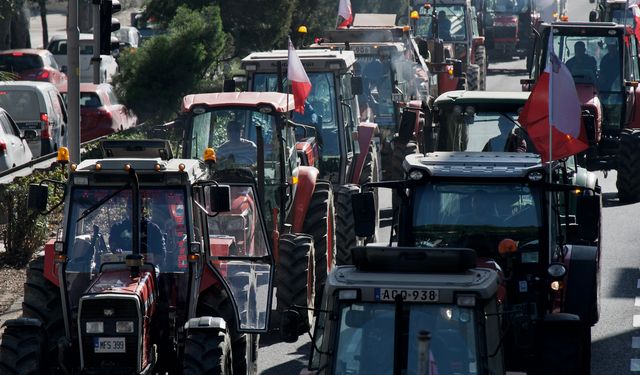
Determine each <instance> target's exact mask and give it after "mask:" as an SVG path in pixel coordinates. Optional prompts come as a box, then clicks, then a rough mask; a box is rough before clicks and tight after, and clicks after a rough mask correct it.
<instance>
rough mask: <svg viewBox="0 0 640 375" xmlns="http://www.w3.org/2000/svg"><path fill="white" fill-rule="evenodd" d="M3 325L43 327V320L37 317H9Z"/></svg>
mask: <svg viewBox="0 0 640 375" xmlns="http://www.w3.org/2000/svg"><path fill="white" fill-rule="evenodd" d="M2 327H33V328H42V321H41V320H40V319H37V318H24V317H20V318H15V319H9V320H7V321H6V322H4V323H3V324H2Z"/></svg>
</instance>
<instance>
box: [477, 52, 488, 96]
mask: <svg viewBox="0 0 640 375" xmlns="http://www.w3.org/2000/svg"><path fill="white" fill-rule="evenodd" d="M475 62H476V65H478V66H479V67H480V77H479V78H478V81H479V89H480V90H486V89H487V49H486V48H485V46H477V47H476V50H475Z"/></svg>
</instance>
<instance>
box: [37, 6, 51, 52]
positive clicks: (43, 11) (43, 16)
mask: <svg viewBox="0 0 640 375" xmlns="http://www.w3.org/2000/svg"><path fill="white" fill-rule="evenodd" d="M37 3H38V7H39V8H40V22H41V23H42V45H43V46H45V47H46V45H47V43H48V42H49V25H48V24H47V0H37Z"/></svg>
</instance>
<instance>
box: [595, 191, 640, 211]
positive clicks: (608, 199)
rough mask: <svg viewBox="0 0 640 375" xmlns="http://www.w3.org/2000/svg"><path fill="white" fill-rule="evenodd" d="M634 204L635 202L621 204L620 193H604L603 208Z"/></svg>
mask: <svg viewBox="0 0 640 375" xmlns="http://www.w3.org/2000/svg"><path fill="white" fill-rule="evenodd" d="M629 204H634V203H633V202H621V201H620V198H618V193H617V192H615V193H613V192H611V193H602V207H606V208H608V207H618V206H626V205H629Z"/></svg>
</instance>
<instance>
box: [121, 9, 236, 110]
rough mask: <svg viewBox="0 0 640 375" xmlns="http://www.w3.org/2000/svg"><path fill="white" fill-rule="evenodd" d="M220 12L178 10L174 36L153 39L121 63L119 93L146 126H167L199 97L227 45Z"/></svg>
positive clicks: (172, 24) (172, 29)
mask: <svg viewBox="0 0 640 375" xmlns="http://www.w3.org/2000/svg"><path fill="white" fill-rule="evenodd" d="M226 39H227V37H226V35H225V34H224V32H223V31H222V21H221V18H220V8H219V7H217V6H208V7H205V8H202V10H200V11H195V10H191V9H188V8H187V7H186V6H183V7H180V8H178V9H177V12H176V15H175V17H174V18H173V20H172V21H171V22H170V23H169V29H168V33H167V34H165V35H159V36H156V37H154V38H151V39H150V40H149V41H147V42H146V43H145V44H143V45H142V46H141V47H140V48H139V49H137V50H136V51H135V53H125V54H123V56H122V58H121V59H120V71H119V73H118V74H117V75H116V77H115V78H114V83H115V87H116V93H117V94H118V96H119V97H120V98H121V100H122V102H123V103H124V104H125V105H126V106H127V107H129V108H131V109H133V111H134V112H136V114H137V115H138V118H139V119H140V121H147V120H153V121H165V120H168V119H171V118H172V117H173V116H174V114H175V113H176V111H177V110H178V109H179V105H180V101H181V99H182V97H183V96H184V95H186V94H188V93H191V92H194V91H195V90H196V88H197V87H198V86H199V84H200V81H201V80H202V79H203V77H204V76H205V73H206V72H207V70H208V69H209V68H210V67H211V66H212V64H214V63H215V62H216V61H217V60H218V59H219V57H220V54H221V52H222V51H223V49H224V45H225V42H226Z"/></svg>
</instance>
